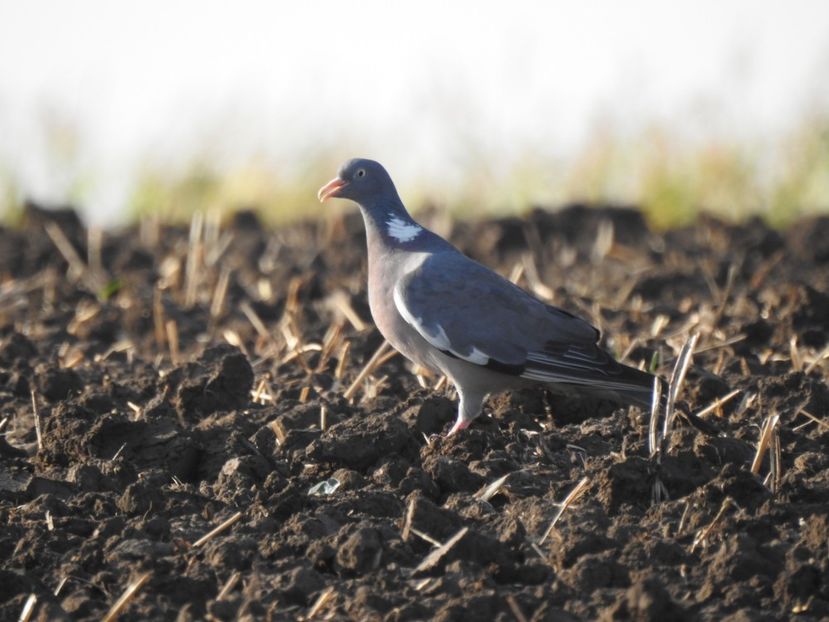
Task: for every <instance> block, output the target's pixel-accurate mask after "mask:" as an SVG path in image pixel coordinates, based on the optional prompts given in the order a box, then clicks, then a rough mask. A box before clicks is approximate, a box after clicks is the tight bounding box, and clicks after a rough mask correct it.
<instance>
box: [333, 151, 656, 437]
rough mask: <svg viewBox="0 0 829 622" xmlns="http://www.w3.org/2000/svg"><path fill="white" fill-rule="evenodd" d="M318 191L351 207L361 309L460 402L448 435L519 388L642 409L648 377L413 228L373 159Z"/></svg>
mask: <svg viewBox="0 0 829 622" xmlns="http://www.w3.org/2000/svg"><path fill="white" fill-rule="evenodd" d="M318 196H319V198H320V200H321V201H325V200H326V199H328V198H329V197H340V198H346V199H351V200H352V201H354V202H356V203H357V204H358V205H359V206H360V210H361V212H362V215H363V220H364V222H365V227H366V238H367V246H368V292H369V306H370V307H371V314H372V316H373V318H374V321H375V323H376V324H377V328H378V329H379V330H380V332H381V333H382V334H383V336H384V337H385V338H386V339H387V340H388V341H389V343H391V345H392V346H394V347H395V348H396V349H397V350H398V351H400V352H401V353H402V354H403V355H404V356H406V357H407V358H408V359H410V360H412V361H414V362H415V363H417V364H418V365H421V366H423V367H427V368H429V369H432V370H434V371H436V372H438V373H442V374H445V375H446V376H447V377H448V378H449V380H450V381H452V383H453V384H454V385H455V388H456V389H457V391H458V395H459V397H460V403H459V407H458V418H457V420H456V422H455V425H454V426H453V427H452V429H451V431H450V432H449V433H450V434H453V433H455V432H457V431H458V430H462V429H463V428H465V427H467V426H468V425H469V423H470V422H471V421H472V420H473V419H474V418H475V417H477V416H478V415H479V414H480V412H481V408H482V406H483V403H484V400H485V399H486V397H487V396H488V395H489V394H492V393H499V392H502V391H505V390H508V389H513V388H519V387H523V386H528V385H539V384H541V385H544V386H546V387H547V388H549V389H550V390H552V391H553V392H558V393H577V394H587V395H596V396H601V397H607V398H611V399H615V400H617V401H619V402H622V403H625V404H635V405H638V406H642V407H645V408H648V407H650V403H651V396H652V392H653V383H654V376H652V375H651V374H648V373H646V372H643V371H640V370H638V369H634V368H632V367H628V366H626V365H623V364H621V363H618V362H617V361H615V360H614V359H613V358H612V357H611V356H610V355H609V354H608V353H607V352H605V351H604V350H603V349H602V348H600V347H599V346H598V345H597V342H598V340H599V331H598V330H596V329H595V328H594V327H593V326H591V325H590V324H588V323H587V322H585V321H584V320H582V319H580V318H578V317H576V316H575V315H573V314H571V313H568V312H567V311H564V310H563V309H559V308H557V307H554V306H551V305H548V304H545V303H544V302H542V301H540V300H538V299H537V298H535V297H533V296H532V295H530V294H529V293H527V292H526V291H524V290H523V289H521V288H520V287H518V286H516V285H515V284H513V283H511V282H510V281H508V280H507V279H505V278H503V277H502V276H500V275H498V274H496V273H495V272H493V271H492V270H490V269H489V268H486V267H485V266H483V265H481V264H479V263H478V262H476V261H473V260H472V259H470V258H468V257H466V256H465V255H463V254H462V253H461V252H460V251H458V250H457V249H456V248H455V247H454V246H452V245H451V244H449V242H447V241H446V240H444V239H443V238H441V237H439V236H437V235H435V234H434V233H432V232H431V231H429V230H427V229H425V228H423V227H421V226H420V225H419V224H417V223H416V222H415V221H414V220H413V219H412V217H411V216H410V215H409V213H408V212H407V211H406V208H405V207H404V205H403V203H402V201H401V200H400V197H399V196H398V194H397V190H396V189H395V187H394V183H393V182H392V180H391V178H390V177H389V175H388V173H387V172H386V170H385V169H384V168H383V167H382V166H381V165H380V164H379V163H377V162H374V161H372V160H365V159H356V160H351V161H349V162H347V163H346V164H344V165H343V167H342V168H341V169H340V171H339V174H338V175H337V177H336V178H335V179H333V180H332V181H331V182H329V183H328V184H326V185H325V186H323V187H322V188H321V189H320V191H319V195H318Z"/></svg>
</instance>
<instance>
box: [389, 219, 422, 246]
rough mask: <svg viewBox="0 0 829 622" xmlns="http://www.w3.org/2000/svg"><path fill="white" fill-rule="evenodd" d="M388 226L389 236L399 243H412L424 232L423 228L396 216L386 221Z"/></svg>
mask: <svg viewBox="0 0 829 622" xmlns="http://www.w3.org/2000/svg"><path fill="white" fill-rule="evenodd" d="M386 226H387V227H388V233H389V235H390V236H391V237H393V238H394V239H395V240H397V241H398V242H411V241H412V240H414V239H415V238H416V237H417V236H418V235H419V234H420V232H421V231H423V228H422V227H420V226H418V225H416V224H414V223H411V222H406V221H405V220H401V219H400V218H397V217H396V216H394V217H392V218H389V220H388V221H386Z"/></svg>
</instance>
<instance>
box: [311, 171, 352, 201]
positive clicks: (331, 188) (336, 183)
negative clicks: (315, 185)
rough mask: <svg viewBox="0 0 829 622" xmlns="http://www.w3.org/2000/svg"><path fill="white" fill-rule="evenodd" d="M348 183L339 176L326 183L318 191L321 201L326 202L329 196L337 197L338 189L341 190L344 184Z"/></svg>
mask: <svg viewBox="0 0 829 622" xmlns="http://www.w3.org/2000/svg"><path fill="white" fill-rule="evenodd" d="M345 185H346V182H344V181H343V180H342V179H340V178H339V177H335V178H334V179H332V180H331V181H329V182H328V183H327V184H325V185H324V186H323V187H322V188H320V189H319V192H317V198H318V199H319V202H320V203H325V202H326V201H327V200H328V199H329V198H331V197H336V196H338V195H337V191H339V190H340V189H341V188H342V187H343V186H345Z"/></svg>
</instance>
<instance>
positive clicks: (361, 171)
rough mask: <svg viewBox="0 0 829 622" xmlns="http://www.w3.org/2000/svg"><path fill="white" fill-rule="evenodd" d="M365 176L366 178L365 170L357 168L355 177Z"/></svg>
mask: <svg viewBox="0 0 829 622" xmlns="http://www.w3.org/2000/svg"><path fill="white" fill-rule="evenodd" d="M365 176H366V170H365V169H364V168H358V169H357V177H365Z"/></svg>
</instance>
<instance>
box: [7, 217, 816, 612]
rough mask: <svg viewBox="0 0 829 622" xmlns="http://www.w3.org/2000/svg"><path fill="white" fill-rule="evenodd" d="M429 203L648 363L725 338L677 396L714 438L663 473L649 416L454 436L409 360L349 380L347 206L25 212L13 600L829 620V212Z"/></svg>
mask: <svg viewBox="0 0 829 622" xmlns="http://www.w3.org/2000/svg"><path fill="white" fill-rule="evenodd" d="M424 220H425V221H426V222H427V224H431V225H432V226H433V227H435V228H436V229H437V230H438V231H439V232H441V233H444V234H446V235H449V237H450V238H451V239H453V240H454V241H455V242H456V243H457V244H458V245H459V246H460V247H461V248H462V249H463V250H464V251H466V252H467V253H469V254H470V255H471V256H473V257H475V258H476V259H479V260H481V261H483V262H484V263H486V264H488V265H490V266H493V267H495V268H497V269H498V270H500V271H501V272H502V273H504V274H507V275H512V276H513V277H517V278H518V279H519V282H520V283H521V284H522V285H524V286H526V287H531V288H534V289H535V290H536V291H537V292H538V293H539V294H541V295H547V296H549V297H551V298H552V300H553V301H554V302H555V303H556V304H559V305H562V306H564V307H566V308H568V309H570V310H572V311H574V312H576V313H579V314H581V315H582V316H584V317H587V318H589V319H591V321H593V322H594V323H596V324H598V325H599V326H600V327H601V328H602V329H603V331H604V334H605V343H606V345H607V347H608V348H609V349H611V350H612V351H614V352H615V353H616V354H617V355H618V356H624V358H625V360H626V361H628V362H629V363H631V364H642V365H644V366H646V367H651V366H654V367H655V368H656V369H658V371H659V373H661V374H662V375H664V376H666V377H667V376H669V375H670V373H671V370H672V369H673V366H674V362H675V359H676V356H677V353H678V352H679V349H680V348H681V347H682V345H683V344H684V343H685V341H686V340H687V338H688V335H689V334H690V333H692V332H699V334H700V339H699V342H698V343H697V346H696V354H695V356H694V359H693V364H692V365H691V367H690V369H689V371H688V375H687V378H686V381H685V383H684V385H683V386H682V392H681V395H680V399H681V400H682V401H683V402H684V404H685V405H686V406H687V407H689V408H690V410H691V411H695V412H699V411H702V410H703V409H705V407H707V406H709V405H711V404H712V403H713V402H714V400H716V399H717V398H718V397H723V396H726V397H729V399H728V400H727V401H726V402H725V403H724V404H722V405H720V406H719V407H716V408H713V409H709V411H708V412H705V413H704V414H702V415H701V418H702V419H703V420H704V421H706V422H708V423H710V424H713V425H714V426H716V429H717V430H718V431H719V432H718V434H717V435H715V436H710V435H704V434H701V433H700V432H698V431H697V430H696V429H695V428H694V427H691V426H689V425H688V424H687V423H686V422H685V420H684V419H681V418H678V419H677V420H676V424H675V425H674V427H673V429H672V430H671V431H670V432H669V435H668V438H667V439H666V440H667V445H666V451H665V452H664V455H663V457H662V459H661V462H659V463H658V462H657V460H655V459H652V458H651V457H650V452H649V449H648V421H649V413H644V412H641V411H639V410H636V409H625V408H618V407H616V406H614V405H613V404H608V403H604V402H586V401H582V402H562V401H556V400H554V399H553V398H552V397H551V396H550V395H548V394H546V393H545V392H543V391H541V390H539V391H528V392H523V393H515V394H510V395H503V396H498V397H496V398H494V399H492V400H491V401H490V403H489V406H488V408H487V412H488V414H489V415H490V416H487V417H484V418H482V419H481V420H479V421H477V422H476V423H475V424H473V426H472V427H471V428H470V429H469V430H467V431H464V432H463V433H460V434H458V435H457V436H456V437H453V438H450V439H445V438H442V437H435V436H433V435H435V434H439V433H440V432H442V431H446V430H447V429H448V427H449V425H450V423H451V421H452V419H453V417H454V402H453V396H452V395H451V393H450V392H447V390H446V389H444V388H442V386H441V388H438V389H437V390H436V389H435V385H436V384H437V383H438V382H439V379H437V378H433V377H423V376H421V377H418V376H417V375H415V374H413V373H412V371H413V370H411V368H410V367H409V365H408V364H407V363H406V362H405V361H404V360H402V358H401V357H399V356H395V357H393V358H391V359H389V360H388V361H386V362H384V363H383V364H382V365H380V366H379V367H378V368H377V369H376V370H374V371H373V372H372V373H371V374H370V375H369V376H368V377H367V378H366V379H365V380H364V381H363V382H361V383H360V384H359V385H358V386H356V388H352V389H351V391H350V397H351V399H346V397H345V395H346V391H347V389H349V388H350V387H351V385H352V383H353V382H354V380H355V378H357V375H358V373H359V372H360V371H361V370H362V369H363V367H364V366H365V364H366V362H367V361H368V359H369V358H370V357H371V355H372V354H373V353H374V352H375V351H376V350H377V348H378V346H380V345H381V343H382V340H381V337H380V336H379V335H378V334H377V332H376V330H374V328H373V327H372V326H371V322H370V316H369V313H368V308H367V304H366V301H365V281H364V279H365V259H364V247H363V245H364V237H363V232H362V223H361V221H360V219H359V216H358V215H356V214H353V213H349V214H348V215H347V216H334V215H332V216H331V218H330V219H329V220H327V221H326V222H323V223H319V224H302V225H296V226H292V227H289V228H285V229H282V230H277V231H267V230H265V229H264V228H263V227H262V226H261V224H260V223H259V221H258V220H257V219H256V217H255V216H253V215H252V214H250V213H244V212H243V213H238V214H236V215H235V216H234V217H233V218H232V219H231V221H230V222H228V223H226V224H224V225H223V226H221V227H219V226H218V223H217V222H216V221H215V220H214V219H210V218H208V219H206V220H204V221H196V222H195V224H194V226H193V227H191V228H190V229H189V230H188V229H187V228H181V227H179V228H176V227H160V226H158V225H157V224H154V223H153V222H151V221H147V222H144V223H143V224H142V225H141V226H138V227H133V228H129V229H126V230H123V231H117V232H106V233H104V234H102V235H99V234H98V233H97V232H95V231H92V232H89V231H87V230H86V229H85V228H84V226H83V224H82V223H81V222H80V221H79V220H78V218H77V216H76V215H75V214H74V212H72V211H69V210H66V211H52V212H46V211H43V210H41V209H39V208H37V207H36V206H29V207H28V208H27V211H26V217H25V221H24V224H23V226H22V227H21V228H19V229H0V422H2V423H0V425H1V426H2V434H3V436H2V437H0V464H2V469H1V470H0V525H2V531H0V558H2V560H3V561H2V568H0V619H3V620H15V619H17V618H18V616H20V615H21V612H22V611H23V610H24V606H25V605H26V603H27V600H29V599H30V595H34V596H35V597H36V601H35V602H34V609H33V611H32V617H31V619H33V620H34V619H42V620H45V619H78V620H98V619H101V618H102V617H103V616H104V615H105V614H106V612H107V611H108V610H109V609H110V608H111V607H112V606H113V605H114V603H115V602H116V601H117V600H118V598H119V596H121V595H122V594H123V593H124V592H125V591H127V590H128V588H129V587H130V586H132V587H133V588H137V589H134V591H133V594H132V597H131V598H130V599H129V600H128V602H126V604H125V606H124V608H123V610H122V613H121V616H120V617H121V619H124V620H164V619H169V620H174V619H178V620H196V619H207V620H234V619H273V620H295V619H355V620H473V619H474V620H486V619H494V620H503V621H507V620H519V621H523V620H533V621H541V620H577V619H602V620H682V619H687V620H691V619H701V620H717V621H720V620H735V621H736V620H776V619H798V620H818V619H826V618H827V617H829V415H827V413H829V388H827V373H829V359H825V358H823V359H822V358H821V355H826V354H827V350H826V348H827V345H829V219H827V218H822V219H812V220H807V221H802V222H800V223H798V224H797V225H795V226H793V227H792V228H790V229H789V230H787V231H782V232H777V231H774V230H771V229H769V228H767V227H766V226H765V225H763V224H762V223H761V222H759V221H750V222H748V223H746V224H743V225H729V224H724V223H721V222H718V221H716V220H713V219H710V218H703V219H702V220H701V221H700V222H698V223H697V224H696V225H694V226H692V227H689V228H686V229H682V230H676V231H670V232H668V233H665V234H664V235H662V234H656V233H654V232H651V231H649V230H648V228H647V227H646V225H645V223H644V221H643V220H642V217H641V216H640V215H639V213H638V212H636V211H633V210H628V209H616V208H595V209H585V208H582V207H571V208H567V209H564V210H561V211H558V212H547V211H542V210H535V211H533V212H531V213H530V214H529V215H528V216H527V217H526V218H524V219H521V220H518V219H502V220H490V221H486V222H477V223H457V224H452V225H449V224H447V223H446V221H445V220H442V219H440V218H439V217H438V215H436V214H426V215H425V216H424ZM200 223H201V225H200ZM223 292H224V293H223ZM363 323H365V326H363ZM231 344H232V345H231ZM424 387H425V388H424ZM735 391H736V392H735ZM33 396H34V400H35V405H34V408H36V411H37V415H35V414H34V413H35V411H34V408H33V402H32V400H33ZM772 415H778V416H779V423H778V425H777V426H776V427H775V428H774V430H773V432H772V433H771V434H770V435H769V436H768V438H769V439H770V442H769V444H768V450H767V451H765V452H764V453H763V456H762V457H761V460H760V462H758V464H757V468H756V469H755V470H756V471H757V474H753V473H752V470H751V466H752V462H753V461H754V458H755V453H756V450H757V447H758V440H759V438H760V435H761V428H762V426H763V425H764V422H766V421H767V419H769V417H771V416H772ZM36 424H37V425H36ZM321 427H324V428H325V429H324V430H322V429H321ZM499 478H504V479H503V481H502V482H501V483H500V485H498V486H496V487H494V488H490V489H489V490H487V487H488V486H490V484H492V483H493V482H496V480H499ZM584 478H586V479H585V481H586V484H584V494H582V495H581V496H580V497H578V498H577V499H576V500H575V501H574V502H573V503H572V504H570V505H569V506H568V507H566V508H565V509H564V511H563V512H562V513H561V516H560V518H559V520H558V521H557V522H556V524H555V526H554V527H553V528H552V529H551V530H550V531H549V535H548V536H547V538H546V539H544V540H543V541H542V536H543V534H544V533H545V531H547V529H548V526H549V525H550V523H551V521H552V519H553V518H554V516H555V515H556V513H557V509H559V507H560V506H559V505H558V504H559V502H561V501H562V500H563V499H564V498H565V497H566V495H567V494H568V492H570V491H571V490H573V488H574V487H575V486H576V485H577V484H578V483H579V482H580V481H582V480H583V479H584ZM660 485H661V486H662V487H664V491H666V492H667V497H668V499H667V500H662V501H661V502H657V501H655V498H654V494H655V493H658V492H659V491H660V490H662V489H661V488H660ZM312 489H313V491H314V492H311V491H312ZM663 496H664V495H663ZM225 522H228V523H229V524H227V525H226V526H225V529H224V530H220V532H219V533H215V534H212V535H211V531H212V530H213V529H214V528H216V527H217V526H220V525H222V524H223V523H225ZM204 536H209V537H204Z"/></svg>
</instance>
